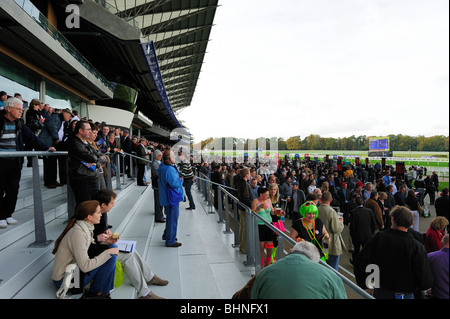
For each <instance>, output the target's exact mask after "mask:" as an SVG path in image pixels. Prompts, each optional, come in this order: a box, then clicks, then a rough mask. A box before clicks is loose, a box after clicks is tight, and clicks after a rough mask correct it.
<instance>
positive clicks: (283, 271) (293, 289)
mask: <svg viewBox="0 0 450 319" xmlns="http://www.w3.org/2000/svg"><path fill="white" fill-rule="evenodd" d="M319 260H320V254H319V251H318V250H317V248H316V247H315V246H314V244H312V243H310V242H307V241H300V242H299V243H297V244H296V245H295V246H294V248H293V249H292V251H291V253H290V254H289V255H287V256H286V257H284V258H282V259H280V260H278V261H277V262H276V263H274V264H272V265H270V266H269V267H265V268H264V269H262V270H261V271H260V272H259V273H258V274H257V275H256V277H255V281H254V284H253V287H252V291H251V298H252V299H286V298H289V299H347V293H346V291H345V287H344V283H343V282H342V279H341V278H339V276H338V275H336V273H335V272H334V271H333V270H332V269H329V268H328V267H327V266H324V265H321V264H319Z"/></svg>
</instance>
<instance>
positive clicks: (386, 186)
mask: <svg viewBox="0 0 450 319" xmlns="http://www.w3.org/2000/svg"><path fill="white" fill-rule="evenodd" d="M383 166H384V167H383ZM198 169H199V170H200V171H201V172H202V173H203V174H205V175H206V176H210V177H211V181H212V182H214V183H217V184H222V185H224V186H227V187H230V188H231V189H236V191H235V192H234V195H236V196H237V198H238V199H239V200H240V201H241V202H243V203H244V204H245V205H247V206H248V207H251V209H252V211H254V212H255V213H257V214H258V215H260V216H261V217H263V218H264V219H265V220H266V221H268V222H269V223H272V224H273V225H274V226H275V227H277V228H279V229H282V230H283V229H284V225H283V223H282V222H281V221H280V218H281V219H283V215H285V216H286V217H287V218H289V219H290V221H291V224H292V226H291V228H290V230H289V236H290V237H291V238H292V239H294V240H295V241H297V242H298V243H302V242H310V243H312V244H313V245H314V246H315V247H316V248H317V251H318V258H321V259H322V260H323V261H326V262H327V263H328V264H329V265H330V266H331V267H332V268H334V269H335V270H338V266H339V258H340V256H341V255H342V254H343V253H344V251H348V252H351V253H352V257H351V259H350V262H351V264H353V266H354V273H355V276H356V280H357V283H358V285H359V286H360V287H361V288H362V289H365V290H367V291H368V292H369V293H371V294H372V295H374V296H375V298H444V299H448V283H449V282H448V265H449V264H448V224H449V222H448V218H449V196H448V188H443V189H439V178H438V176H437V174H436V172H432V174H431V175H430V176H428V175H426V169H425V168H423V167H415V166H411V167H410V168H409V169H408V170H407V171H406V172H405V173H402V174H397V172H396V168H395V167H394V166H392V165H381V164H380V163H378V162H377V163H376V164H375V165H371V164H369V165H365V164H362V165H357V166H356V165H354V164H349V165H343V166H340V165H338V163H337V162H336V161H333V160H331V161H328V162H327V161H315V160H314V161H310V160H309V159H305V160H298V159H295V160H293V161H291V160H288V159H285V160H281V161H280V164H279V165H278V167H277V169H276V171H274V172H271V173H270V174H269V173H268V172H267V166H266V165H263V164H260V163H258V160H256V161H255V163H254V164H248V163H247V164H244V165H243V164H236V163H231V164H230V163H225V161H222V162H220V161H219V163H215V162H213V163H211V164H208V163H202V164H201V165H199V167H198ZM424 174H425V176H426V177H425V178H423V176H424ZM213 188H215V193H214V194H215V196H214V206H215V208H216V209H217V208H218V203H219V202H220V201H219V200H218V197H219V196H218V192H217V188H216V187H215V186H213ZM231 192H233V191H231ZM436 193H437V194H439V197H438V198H437V199H436V198H435V195H436ZM427 195H428V196H429V203H430V205H434V207H435V211H436V216H430V212H429V210H428V207H427V205H425V202H424V199H425V196H427ZM222 202H223V201H222ZM280 209H281V212H280ZM239 217H240V218H239V227H240V228H239V237H240V250H241V252H242V253H246V247H245V242H246V238H245V236H246V231H245V227H246V226H245V222H243V221H245V211H244V210H242V209H240V210H239ZM420 217H433V218H430V219H424V218H422V221H421V219H420ZM419 222H427V223H428V222H429V223H430V225H429V228H428V230H427V232H426V233H420V232H419ZM258 224H259V225H258V227H259V238H260V254H261V266H262V267H263V271H262V272H261V275H260V273H258V275H257V276H256V277H255V278H253V279H252V280H251V281H250V282H249V284H248V285H247V286H246V287H245V288H244V289H243V291H240V292H239V294H238V295H239V296H249V295H251V296H253V297H258V298H260V297H267V298H271V297H272V298H277V297H276V296H277V295H278V296H279V295H280V294H281V295H283V294H284V296H286V297H288V296H290V297H292V296H298V297H299V298H302V297H303V298H304V297H305V293H306V292H304V291H301V290H302V289H301V288H300V287H303V286H304V285H301V284H300V282H301V281H302V282H303V283H304V282H305V280H306V279H305V278H304V276H300V275H298V276H290V275H289V276H288V277H289V279H286V280H279V278H284V277H285V276H282V277H275V274H276V271H277V270H276V269H277V268H278V266H276V267H273V265H272V264H274V265H276V263H274V262H275V251H276V249H277V244H278V240H277V235H276V233H274V232H273V231H271V230H270V229H269V227H267V226H266V225H264V223H263V222H261V221H259V222H258ZM344 226H347V227H348V228H349V233H350V237H349V241H348V242H345V241H344V239H343V236H342V232H343V229H344ZM446 230H447V234H446ZM327 245H328V249H326V247H324V246H327ZM297 249H300V248H298V247H297ZM302 249H306V248H302ZM308 251H310V250H308ZM292 258H293V259H295V258H298V257H292ZM283 259H284V258H283ZM292 262H293V263H294V264H298V263H297V262H295V261H292ZM268 265H271V266H270V267H267V266H268ZM368 265H377V267H379V268H378V269H379V274H380V277H379V281H376V282H375V283H369V284H368V283H367V282H366V279H367V278H368V275H369V274H368V273H366V267H367V266H368ZM279 267H280V268H281V267H282V266H281V265H279ZM292 267H293V268H297V270H298V271H299V273H301V270H302V269H300V268H301V266H292ZM266 268H267V273H266V270H265V269H266ZM269 269H270V270H269ZM320 270H322V269H320ZM271 272H273V273H271ZM269 273H271V275H264V280H263V282H264V284H265V285H268V286H270V285H276V286H278V288H279V289H273V290H271V289H268V287H267V286H266V287H265V288H264V287H261V286H260V283H259V281H258V277H259V276H263V275H262V274H269ZM289 274H291V273H290V272H289ZM285 275H286V274H285ZM286 276H287V275H286ZM294 279H295V280H294ZM255 280H256V282H258V283H259V284H258V287H257V288H255V287H254V286H253V288H252V285H253V282H254V281H255ZM296 280H298V281H296ZM316 284H317V285H319V286H320V285H322V284H323V286H324V287H325V286H327V285H328V286H331V285H330V282H324V283H320V284H318V283H316ZM335 287H337V288H336V289H337V290H335V291H329V292H328V294H326V293H324V294H323V295H322V297H324V298H334V297H336V296H340V295H341V294H342V291H341V288H342V287H341V286H340V285H337V286H335ZM319 291H322V290H321V289H319V288H318V289H317V290H316V291H315V293H317V294H319V295H320V293H319ZM250 292H251V293H250ZM309 293H310V294H312V292H309ZM313 295H314V294H313ZM314 296H315V297H318V296H317V295H314Z"/></svg>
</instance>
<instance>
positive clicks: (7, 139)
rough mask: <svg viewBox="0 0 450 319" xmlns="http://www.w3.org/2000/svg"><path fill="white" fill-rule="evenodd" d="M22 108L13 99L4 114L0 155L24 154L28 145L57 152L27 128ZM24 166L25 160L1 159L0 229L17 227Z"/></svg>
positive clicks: (1, 114)
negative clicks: (20, 183) (5, 153)
mask: <svg viewBox="0 0 450 319" xmlns="http://www.w3.org/2000/svg"><path fill="white" fill-rule="evenodd" d="M22 104H23V102H22V100H20V99H18V98H9V99H7V100H6V101H5V108H4V109H3V110H1V111H0V151H6V152H14V151H23V150H24V144H25V143H27V144H28V145H30V146H33V148H35V149H37V150H48V151H51V152H54V151H55V148H53V147H49V146H48V145H46V144H45V143H43V142H42V141H41V140H40V139H39V138H38V137H37V136H36V135H35V134H34V133H33V132H32V131H31V130H30V129H29V128H28V126H26V125H25V124H24V122H23V119H22V114H23V107H22ZM22 164H23V157H0V228H6V227H8V225H16V224H17V220H15V219H14V218H13V217H12V214H13V213H14V210H15V209H16V202H17V194H18V193H19V182H20V177H21V170H22Z"/></svg>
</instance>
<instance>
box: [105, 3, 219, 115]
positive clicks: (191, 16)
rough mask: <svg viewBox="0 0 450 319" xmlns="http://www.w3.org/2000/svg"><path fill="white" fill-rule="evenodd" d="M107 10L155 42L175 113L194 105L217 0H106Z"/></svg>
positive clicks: (144, 40) (145, 38)
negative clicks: (192, 102)
mask: <svg viewBox="0 0 450 319" xmlns="http://www.w3.org/2000/svg"><path fill="white" fill-rule="evenodd" d="M106 3H107V5H106V6H107V8H108V6H109V7H110V9H115V10H117V13H116V15H117V16H118V17H120V18H122V19H124V20H126V21H128V22H129V23H131V24H133V25H135V26H137V27H139V29H140V30H141V33H142V36H143V39H142V41H143V42H150V41H153V42H154V44H155V48H156V53H157V57H158V62H159V67H160V71H161V75H162V78H163V81H164V86H165V89H166V93H167V96H168V98H169V101H170V105H171V107H172V109H173V111H175V112H176V111H177V110H180V109H182V108H184V107H187V106H189V105H190V104H191V101H192V97H193V95H194V91H195V87H196V85H197V80H198V78H199V75H200V70H201V67H202V64H203V59H204V56H205V53H206V47H207V43H208V41H209V36H210V32H211V27H212V24H213V20H214V15H215V12H216V8H217V6H218V0H190V1H185V0H184V1H183V0H107V1H106Z"/></svg>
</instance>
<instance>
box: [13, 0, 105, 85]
mask: <svg viewBox="0 0 450 319" xmlns="http://www.w3.org/2000/svg"><path fill="white" fill-rule="evenodd" d="M14 2H15V3H16V4H17V5H18V6H19V7H20V8H22V10H23V11H25V12H26V13H27V14H28V15H29V16H30V17H31V18H33V20H35V21H36V22H37V23H38V24H39V25H40V26H41V28H42V29H44V30H45V31H46V32H47V33H48V34H50V35H51V36H52V37H53V39H55V40H56V41H58V42H59V43H60V45H61V46H62V47H63V48H64V49H65V50H66V51H67V52H69V53H70V54H71V55H72V56H73V57H74V58H75V59H76V60H77V61H78V62H80V63H81V64H82V65H83V66H84V67H85V68H86V69H87V70H88V71H89V72H90V73H91V74H92V75H94V76H95V78H96V79H98V80H99V81H100V82H101V83H102V84H103V85H105V86H106V87H107V88H108V89H109V90H110V91H114V86H113V85H112V84H111V83H110V82H109V81H108V80H107V79H106V78H105V77H104V76H103V75H102V74H101V73H100V72H99V71H98V70H97V69H95V67H94V66H93V65H92V64H91V63H90V62H89V61H88V60H86V58H85V57H84V56H83V55H82V54H81V53H80V52H79V51H78V50H77V49H76V48H75V47H74V46H73V45H72V44H71V43H70V42H69V40H67V39H66V38H65V37H64V36H63V35H62V34H61V32H59V31H58V30H57V29H56V28H55V27H54V26H53V25H52V24H51V23H50V22H49V21H48V20H47V18H46V17H45V16H44V15H43V14H42V13H41V12H40V11H39V10H38V9H37V8H36V7H35V6H34V4H33V3H31V1H30V0H14Z"/></svg>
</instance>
